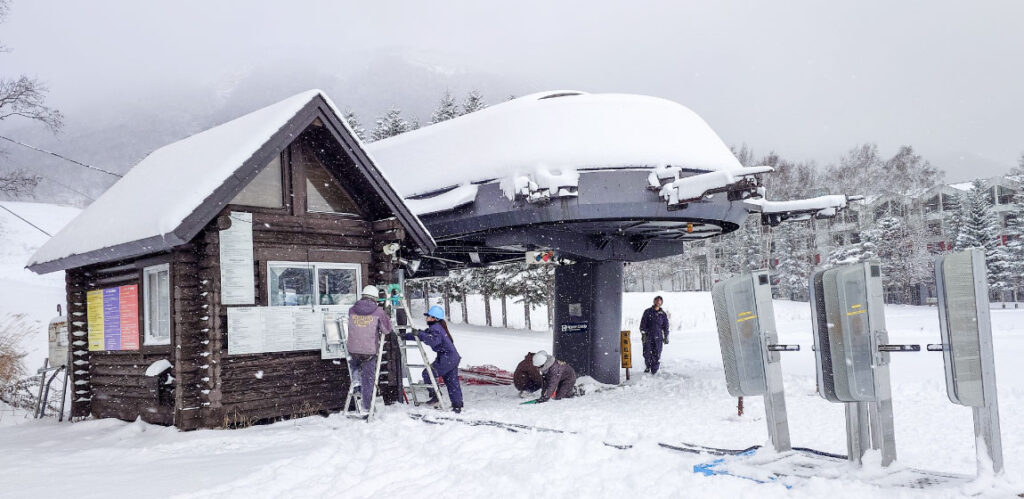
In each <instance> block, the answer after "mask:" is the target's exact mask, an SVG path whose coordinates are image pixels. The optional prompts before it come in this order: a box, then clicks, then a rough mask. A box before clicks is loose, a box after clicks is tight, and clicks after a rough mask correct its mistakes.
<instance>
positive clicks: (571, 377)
mask: <svg viewBox="0 0 1024 499" xmlns="http://www.w3.org/2000/svg"><path fill="white" fill-rule="evenodd" d="M533 365H535V366H537V367H538V368H539V369H540V372H541V375H543V376H544V389H543V391H542V392H541V394H540V398H538V399H537V402H538V403H540V402H547V401H548V400H551V399H555V400H560V399H565V398H569V397H572V396H573V395H575V393H576V392H575V389H576V371H575V370H574V369H573V368H572V366H570V365H569V364H567V363H566V362H565V361H564V360H558V359H555V358H554V357H553V356H551V355H548V353H547V352H545V351H544V350H541V351H539V352H537V353H535V354H533Z"/></svg>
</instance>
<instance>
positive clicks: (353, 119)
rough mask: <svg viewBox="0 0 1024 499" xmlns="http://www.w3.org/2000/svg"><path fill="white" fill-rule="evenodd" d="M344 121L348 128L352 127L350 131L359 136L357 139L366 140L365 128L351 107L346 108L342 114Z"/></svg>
mask: <svg viewBox="0 0 1024 499" xmlns="http://www.w3.org/2000/svg"><path fill="white" fill-rule="evenodd" d="M342 118H344V119H345V123H348V126H349V128H351V129H352V133H354V134H356V137H359V140H366V129H365V128H363V124H362V123H360V122H359V117H358V116H356V112H355V111H353V110H351V109H346V110H345V114H344V116H342Z"/></svg>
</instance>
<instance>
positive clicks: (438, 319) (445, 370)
mask: <svg viewBox="0 0 1024 499" xmlns="http://www.w3.org/2000/svg"><path fill="white" fill-rule="evenodd" d="M423 315H425V316H426V317H427V329H424V330H422V331H416V332H415V333H405V334H403V335H402V337H404V338H405V339H407V340H412V339H414V338H415V337H418V338H419V339H420V341H422V342H423V343H424V344H426V345H427V346H429V347H430V348H431V349H432V350H433V351H434V353H436V354H437V358H435V359H434V362H431V363H430V367H431V369H433V371H434V375H435V376H438V377H440V378H442V379H444V385H445V386H446V387H448V398H450V399H451V401H452V411H454V412H462V387H461V386H460V385H459V361H461V360H462V357H460V356H459V352H458V350H456V349H455V343H453V342H452V335H451V333H449V332H448V323H447V322H445V320H444V309H442V308H441V307H439V306H437V305H434V306H432V307H430V310H428V311H427V313H425V314H423ZM423 382H424V383H430V374H429V372H428V371H427V370H426V369H424V370H423ZM437 402H438V400H437V394H436V393H434V390H430V400H429V401H428V403H430V404H436V403H437Z"/></svg>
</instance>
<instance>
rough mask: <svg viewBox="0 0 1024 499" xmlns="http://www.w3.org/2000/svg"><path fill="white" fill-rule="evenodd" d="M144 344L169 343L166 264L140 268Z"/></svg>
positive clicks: (169, 313) (169, 321) (169, 328)
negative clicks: (144, 332)
mask: <svg viewBox="0 0 1024 499" xmlns="http://www.w3.org/2000/svg"><path fill="white" fill-rule="evenodd" d="M142 299H143V302H144V306H143V308H144V314H145V330H146V338H145V343H144V344H146V345H170V344H171V280H170V266H169V265H168V264H166V263H165V264H162V265H154V266H152V267H146V268H144V269H142Z"/></svg>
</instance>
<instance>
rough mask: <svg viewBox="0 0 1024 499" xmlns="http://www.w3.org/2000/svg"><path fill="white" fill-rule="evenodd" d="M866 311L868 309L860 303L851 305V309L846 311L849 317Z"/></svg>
mask: <svg viewBox="0 0 1024 499" xmlns="http://www.w3.org/2000/svg"><path fill="white" fill-rule="evenodd" d="M865 312H867V310H865V309H864V307H863V305H861V304H860V303H858V304H856V305H850V311H849V312H847V313H846V316H847V317H849V316H851V315H857V314H863V313H865Z"/></svg>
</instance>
